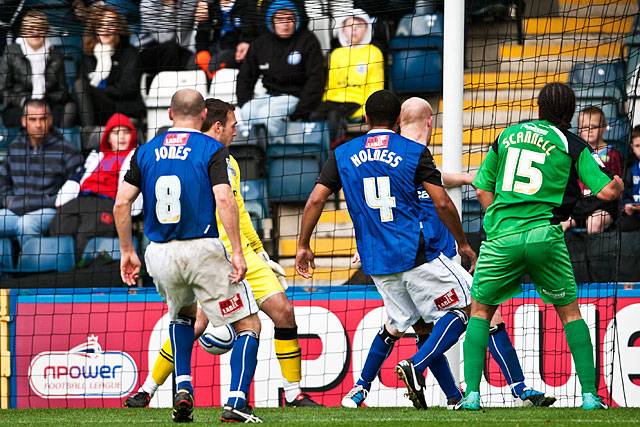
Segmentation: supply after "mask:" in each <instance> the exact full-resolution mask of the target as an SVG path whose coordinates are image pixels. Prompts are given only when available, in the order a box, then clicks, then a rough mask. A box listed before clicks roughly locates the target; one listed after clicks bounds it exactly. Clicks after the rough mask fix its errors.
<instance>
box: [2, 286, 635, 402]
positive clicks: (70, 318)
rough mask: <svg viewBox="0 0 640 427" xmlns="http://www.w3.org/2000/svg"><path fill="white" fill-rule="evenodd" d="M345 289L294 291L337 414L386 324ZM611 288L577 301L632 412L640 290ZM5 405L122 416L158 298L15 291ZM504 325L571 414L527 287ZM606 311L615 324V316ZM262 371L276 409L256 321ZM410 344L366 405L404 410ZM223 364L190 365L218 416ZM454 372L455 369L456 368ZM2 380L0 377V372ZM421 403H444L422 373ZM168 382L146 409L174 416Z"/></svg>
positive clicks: (317, 394) (317, 393) (551, 344)
mask: <svg viewBox="0 0 640 427" xmlns="http://www.w3.org/2000/svg"><path fill="white" fill-rule="evenodd" d="M355 288H357V290H354V287H350V288H349V289H348V290H346V289H345V290H341V289H337V290H336V289H335V288H334V289H332V290H331V291H329V289H328V288H327V289H323V288H319V289H318V288H317V289H314V291H313V292H305V291H302V290H300V289H294V292H292V293H290V294H289V296H290V297H291V298H292V300H293V301H294V304H295V310H296V317H297V321H298V327H299V333H300V335H301V344H302V347H303V357H304V360H303V382H302V385H303V387H304V388H305V390H306V391H308V392H310V394H311V395H312V396H313V398H314V399H316V400H317V401H319V402H322V403H323V404H325V405H339V402H340V399H341V397H342V396H343V395H344V394H345V393H347V392H348V391H349V389H350V388H351V387H352V386H353V383H354V381H355V380H356V379H357V375H358V373H359V371H360V369H361V367H362V365H363V363H364V359H365V357H366V352H367V350H368V347H369V344H370V342H371V340H372V339H373V336H374V335H375V334H376V332H377V330H378V328H379V327H380V325H381V324H382V322H383V320H384V317H385V315H384V308H383V307H382V301H381V299H380V297H379V295H378V294H377V292H376V291H375V288H374V287H372V286H362V287H355ZM625 288H629V286H626V287H625V286H622V285H620V286H618V285H613V284H602V285H591V286H589V287H588V288H586V287H583V288H582V289H581V293H580V303H581V309H582V311H583V315H584V316H585V319H586V321H587V323H588V324H589V326H590V328H591V331H592V337H593V339H594V341H595V342H596V346H595V355H596V361H597V366H598V387H599V393H600V394H601V395H603V396H604V397H605V399H607V401H612V403H613V404H614V405H617V406H640V382H638V379H640V367H639V366H638V364H637V360H640V290H638V289H625ZM10 307H11V308H10V310H11V313H10V315H11V328H10V334H11V336H10V340H11V359H12V360H11V362H12V366H13V369H12V370H11V373H12V376H11V388H10V389H11V406H12V407H15V408H46V407H66V408H78V407H81V408H82V407H119V406H121V405H122V400H123V399H124V398H125V397H126V396H127V395H129V394H130V393H131V392H134V391H136V390H137V388H138V386H139V384H140V383H141V382H142V381H144V378H145V376H146V375H147V372H148V369H149V365H150V364H151V363H153V361H154V360H155V357H156V354H157V351H158V350H159V348H160V346H161V345H162V343H163V341H164V340H165V339H166V338H167V336H168V335H167V333H168V332H167V329H168V324H169V322H168V317H167V316H166V308H165V305H164V304H163V303H162V301H161V299H160V297H159V296H158V295H157V294H156V292H155V290H154V289H146V288H141V289H132V290H128V289H121V288H120V289H111V290H108V289H101V290H90V289H85V290H82V289H50V290H47V289H39V290H12V291H11V305H10ZM502 312H503V317H504V319H505V323H506V325H507V329H508V331H509V333H510V335H511V336H512V337H513V340H514V345H515V347H516V349H517V350H518V352H519V355H520V357H521V360H522V364H523V370H524V372H525V376H526V380H527V383H528V385H530V386H533V387H536V388H539V389H543V390H545V391H546V392H547V393H552V394H554V395H556V396H557V397H558V398H559V402H558V403H557V405H559V406H574V405H576V404H579V402H578V401H577V395H578V394H579V393H578V391H579V386H578V383H577V379H576V376H575V370H574V368H573V363H572V361H571V359H570V356H569V353H568V351H567V344H566V341H565V339H564V335H563V333H562V327H561V325H560V324H559V321H558V320H557V316H556V315H555V313H554V312H553V309H552V307H550V306H545V305H544V304H542V302H541V301H540V300H539V299H537V298H536V297H535V292H534V291H533V290H532V289H530V288H526V287H525V290H524V291H523V293H522V294H521V295H520V296H519V297H517V298H515V299H514V300H512V302H510V303H508V304H505V305H503V307H502ZM614 313H616V315H615V316H614ZM262 320H263V328H262V335H261V346H260V352H259V355H258V359H259V364H258V369H257V372H256V377H255V383H254V385H253V387H252V394H253V400H254V402H255V405H256V406H261V407H265V406H278V402H279V401H281V399H279V397H280V393H281V390H280V378H281V376H280V369H279V365H278V363H277V360H276V358H275V354H274V350H273V345H272V337H273V328H272V324H271V322H270V321H269V320H268V319H267V318H266V317H264V316H263V317H262ZM414 351H415V344H414V341H413V339H412V337H411V336H408V337H406V338H403V339H402V340H401V341H400V342H399V344H398V345H396V348H395V349H394V351H393V354H392V355H391V357H390V359H389V360H388V361H387V363H385V365H384V367H383V370H382V372H381V374H380V377H379V380H377V381H376V382H375V383H374V385H373V388H372V391H371V393H370V395H369V398H368V400H367V405H368V406H409V405H410V402H409V401H408V400H407V399H406V398H405V397H404V396H403V394H404V391H405V390H404V389H402V388H398V382H397V379H396V377H395V374H393V366H394V365H395V364H396V363H397V362H398V361H399V360H401V359H404V358H407V357H409V356H411V355H412V354H413V353H414ZM229 356H230V354H229V353H227V354H226V355H223V356H220V357H213V356H211V355H209V354H208V353H205V352H204V351H203V350H201V349H200V348H197V349H196V351H195V352H194V356H193V365H194V369H193V376H194V380H195V394H196V396H197V401H198V405H199V406H214V405H215V406H218V405H220V403H221V402H222V401H224V399H225V398H226V391H227V387H228V383H229V381H230V372H229V370H228V369H226V368H225V367H226V366H228V362H229ZM496 366H497V365H495V362H493V361H491V362H489V365H488V368H489V369H488V375H487V378H486V381H484V382H483V395H484V396H485V398H486V399H487V400H488V401H485V405H487V406H515V405H516V402H514V400H513V399H512V398H511V397H510V396H511V395H510V393H509V389H508V387H507V386H506V384H505V382H504V380H503V379H502V377H501V375H500V374H499V371H498V369H497V367H496ZM460 371H462V369H460ZM3 372H4V370H3ZM427 386H428V387H427V388H428V394H427V401H428V402H429V404H430V405H439V404H440V403H441V393H440V391H439V389H438V388H437V386H436V385H435V383H434V380H433V378H432V376H431V375H430V374H428V375H427ZM171 396H172V385H171V381H167V384H165V385H164V386H163V387H161V388H160V390H159V392H158V393H157V394H156V396H155V397H154V398H153V400H152V404H151V406H155V407H169V406H171Z"/></svg>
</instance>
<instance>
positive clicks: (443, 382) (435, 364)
mask: <svg viewBox="0 0 640 427" xmlns="http://www.w3.org/2000/svg"><path fill="white" fill-rule="evenodd" d="M428 338H429V335H418V336H417V337H416V345H417V346H418V350H420V348H421V347H422V346H423V345H424V343H426V342H427V339H428ZM429 370H430V371H431V373H432V374H433V376H434V378H435V379H436V381H438V385H440V388H441V389H442V391H443V392H444V394H445V396H447V399H455V400H460V399H462V392H461V391H460V389H459V388H458V386H457V385H456V379H455V378H454V377H453V373H452V372H451V368H450V367H449V361H448V360H447V357H446V356H445V355H444V354H441V355H440V356H438V357H434V358H432V359H431V364H430V365H429Z"/></svg>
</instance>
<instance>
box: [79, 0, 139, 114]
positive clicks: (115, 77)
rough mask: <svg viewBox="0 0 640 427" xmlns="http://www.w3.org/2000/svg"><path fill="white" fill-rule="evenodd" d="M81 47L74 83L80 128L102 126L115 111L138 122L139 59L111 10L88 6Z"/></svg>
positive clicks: (127, 33) (116, 13)
mask: <svg viewBox="0 0 640 427" xmlns="http://www.w3.org/2000/svg"><path fill="white" fill-rule="evenodd" d="M83 45H84V58H83V60H82V64H81V66H80V78H79V79H78V81H77V82H76V93H77V95H78V99H79V108H80V118H81V123H82V125H83V126H87V125H104V124H105V123H106V122H107V120H108V119H109V117H111V116H112V115H113V114H114V113H116V112H122V113H123V114H126V115H127V116H129V117H134V118H136V119H141V118H142V117H143V116H144V114H145V105H144V102H143V101H142V96H141V95H140V58H139V56H138V52H137V51H136V49H134V48H133V47H132V46H131V45H130V44H129V31H128V29H127V24H126V23H125V21H124V19H123V18H122V16H120V15H119V14H118V12H116V11H115V9H113V8H111V7H108V6H101V5H97V6H92V7H91V8H90V17H89V19H88V20H87V25H86V29H85V35H84V39H83Z"/></svg>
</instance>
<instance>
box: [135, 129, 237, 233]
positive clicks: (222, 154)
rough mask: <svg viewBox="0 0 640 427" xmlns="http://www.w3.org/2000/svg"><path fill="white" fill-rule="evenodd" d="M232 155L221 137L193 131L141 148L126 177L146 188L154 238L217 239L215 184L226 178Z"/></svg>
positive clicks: (147, 225)
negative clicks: (220, 177)
mask: <svg viewBox="0 0 640 427" xmlns="http://www.w3.org/2000/svg"><path fill="white" fill-rule="evenodd" d="M227 157H228V155H227V150H226V149H225V148H224V146H223V145H222V144H220V143H219V142H218V141H216V140H215V139H213V138H210V137H208V136H206V135H204V134H202V133H200V132H197V131H195V130H188V129H170V130H169V131H168V132H166V133H164V134H161V135H158V136H156V137H155V138H153V139H152V140H151V141H149V142H148V143H146V144H144V145H142V146H140V147H139V148H138V149H137V151H136V153H135V155H134V159H133V161H132V165H131V170H130V171H129V172H128V173H127V176H126V177H125V180H127V182H129V183H131V184H133V185H136V186H138V187H139V188H140V190H141V191H142V195H143V199H144V232H145V234H146V235H147V237H148V238H149V240H151V241H152V242H168V241H171V240H187V239H196V238H204V237H218V229H217V227H216V214H215V212H216V203H215V198H214V195H213V191H212V186H213V185H216V184H218V183H222V182H212V179H213V178H212V176H213V175H214V174H216V173H217V174H218V175H219V176H223V177H226V176H227V175H226V158H227ZM220 168H221V169H222V171H217V169H220ZM136 169H138V170H137V171H136ZM214 169H215V170H214ZM136 174H138V177H136ZM226 182H227V183H228V182H229V181H228V178H227V179H226Z"/></svg>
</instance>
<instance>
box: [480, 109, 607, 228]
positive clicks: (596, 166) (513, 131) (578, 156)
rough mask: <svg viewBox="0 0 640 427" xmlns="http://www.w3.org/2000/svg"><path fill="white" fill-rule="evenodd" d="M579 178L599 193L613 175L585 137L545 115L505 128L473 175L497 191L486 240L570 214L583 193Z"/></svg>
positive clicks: (488, 216) (487, 218)
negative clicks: (549, 119)
mask: <svg viewBox="0 0 640 427" xmlns="http://www.w3.org/2000/svg"><path fill="white" fill-rule="evenodd" d="M578 179H579V180H580V181H582V182H583V183H584V184H585V185H586V186H587V187H589V188H590V189H591V191H592V192H593V194H594V195H596V194H598V192H600V190H602V188H603V187H604V186H605V185H607V184H608V183H609V181H610V180H611V178H609V176H608V175H607V174H606V173H605V172H604V165H603V164H602V162H601V161H600V159H599V158H598V157H597V156H596V155H595V154H593V152H592V150H591V148H590V147H589V146H588V145H587V144H586V143H585V142H584V141H583V140H582V139H580V138H578V137H577V136H576V135H574V134H572V133H570V132H568V131H566V130H562V129H559V128H557V127H556V126H554V125H553V124H552V123H550V122H548V121H545V120H536V121H531V122H526V123H521V124H517V125H514V126H510V127H508V128H506V129H505V130H504V131H503V132H502V133H501V134H500V135H499V136H498V139H497V140H496V141H495V143H494V144H493V145H492V147H491V149H490V150H489V152H488V153H487V156H486V158H485V160H484V162H483V163H482V166H481V167H480V170H479V172H478V175H477V176H476V178H475V179H474V180H473V185H474V186H475V187H476V188H478V189H480V190H485V191H490V192H492V193H494V200H493V203H491V205H490V206H489V208H488V209H487V212H486V215H485V217H484V230H485V232H486V233H487V240H492V239H495V238H498V237H502V236H506V235H509V234H514V233H519V232H522V231H526V230H531V229H533V228H536V227H541V226H544V225H549V224H558V223H560V221H564V220H565V219H567V218H568V217H569V215H570V214H571V211H572V210H573V207H574V206H575V203H576V200H577V198H578V195H579V193H580V190H579V187H578Z"/></svg>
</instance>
